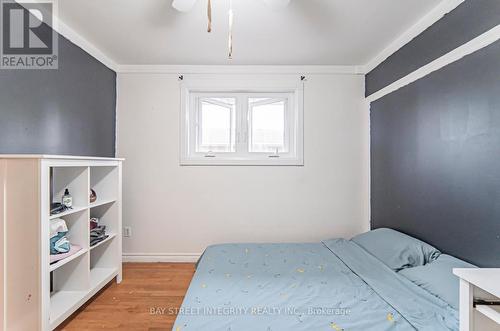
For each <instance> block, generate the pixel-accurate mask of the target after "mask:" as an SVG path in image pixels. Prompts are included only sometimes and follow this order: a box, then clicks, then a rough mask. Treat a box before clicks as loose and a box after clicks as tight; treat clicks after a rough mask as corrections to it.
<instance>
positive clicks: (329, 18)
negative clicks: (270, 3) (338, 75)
mask: <svg viewBox="0 0 500 331" xmlns="http://www.w3.org/2000/svg"><path fill="white" fill-rule="evenodd" d="M171 2H172V1H171V0H60V1H59V17H60V19H61V20H62V21H63V22H64V23H65V24H66V25H68V26H69V27H70V28H72V29H73V30H75V31H76V32H78V33H79V34H80V35H81V36H82V37H83V38H85V39H87V40H88V41H89V42H91V43H92V44H94V45H95V46H96V47H97V48H98V49H100V50H101V51H102V52H103V53H104V54H106V55H107V56H108V57H110V58H111V59H112V60H113V61H115V62H116V63H117V64H122V65H126V64H171V65H175V64H183V65H209V64H210V65H215V64H255V65H264V64H269V65H362V64H366V63H367V62H369V61H370V60H371V59H372V58H374V57H375V56H376V55H377V54H378V53H380V52H381V51H382V50H383V49H384V48H385V47H386V46H388V45H389V44H390V42H391V41H393V40H394V39H396V38H397V37H398V36H399V35H401V34H402V33H403V32H404V31H406V30H407V29H408V28H410V27H411V26H412V25H414V24H415V23H416V22H417V21H418V20H419V19H420V18H422V17H423V16H424V15H425V14H427V13H428V12H429V11H430V10H432V9H433V8H434V7H436V6H437V5H439V4H440V3H441V2H442V0H292V3H291V4H290V6H288V7H287V8H286V9H284V10H280V11H272V10H271V9H270V8H269V7H267V6H266V5H265V4H264V2H263V1H262V0H233V9H234V14H235V23H234V33H233V43H234V46H233V59H232V60H228V58H227V35H228V23H227V12H228V8H229V0H212V5H213V13H212V15H213V24H212V33H210V34H209V33H207V32H206V27H207V18H206V6H207V0H198V2H197V4H196V5H195V7H194V8H193V10H192V11H190V12H189V13H180V12H177V11H175V10H174V9H172V8H171Z"/></svg>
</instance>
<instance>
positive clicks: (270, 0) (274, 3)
mask: <svg viewBox="0 0 500 331" xmlns="http://www.w3.org/2000/svg"><path fill="white" fill-rule="evenodd" d="M197 1H198V0H173V1H172V7H174V8H175V9H177V10H178V11H180V12H188V11H190V10H191V9H193V7H194V5H195V3H196V2H197ZM261 1H262V2H263V3H265V4H266V5H268V6H269V7H270V8H271V9H282V8H285V7H286V6H288V4H289V3H290V0H261Z"/></svg>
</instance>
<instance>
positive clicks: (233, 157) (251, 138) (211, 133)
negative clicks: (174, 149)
mask: <svg viewBox="0 0 500 331" xmlns="http://www.w3.org/2000/svg"><path fill="white" fill-rule="evenodd" d="M182 95H183V105H182V112H181V118H182V123H181V164H182V165H303V156H302V155H303V151H302V145H303V144H302V134H303V133H302V90H301V89H298V88H297V89H292V90H290V89H288V90H287V89H281V90H280V89H273V90H272V91H270V89H269V88H267V89H266V90H265V91H259V90H252V91H250V92H246V91H245V92H239V91H231V90H227V91H226V90H221V91H217V92H206V91H203V90H199V89H189V88H185V89H184V90H183V93H182Z"/></svg>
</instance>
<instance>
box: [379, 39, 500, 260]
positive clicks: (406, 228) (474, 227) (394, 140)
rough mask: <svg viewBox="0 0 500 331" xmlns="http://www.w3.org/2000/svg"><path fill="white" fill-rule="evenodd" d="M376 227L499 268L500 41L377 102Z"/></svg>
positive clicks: (465, 258) (462, 257)
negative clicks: (417, 239)
mask: <svg viewBox="0 0 500 331" xmlns="http://www.w3.org/2000/svg"><path fill="white" fill-rule="evenodd" d="M371 176H372V180H371V186H372V192H371V196H372V199H371V214H372V216H371V217H372V219H371V222H372V223H371V225H372V228H380V227H390V228H394V229H397V230H400V231H402V232H405V233H408V234H411V235H413V236H415V237H417V238H420V239H422V240H424V241H426V242H429V243H430V244H432V245H435V246H436V247H438V248H439V249H441V250H442V251H444V252H446V253H449V254H451V255H454V256H457V257H459V258H461V259H464V260H466V261H469V262H472V263H475V264H477V265H479V266H482V267H500V41H499V42H496V43H495V44H492V45H490V46H489V47H487V48H484V49H482V50H480V51H478V52H476V53H474V54H472V55H469V56H467V57H465V58H464V59H462V60H460V61H458V62H455V63H453V64H450V65H448V66H446V67H444V68H443V69H441V70H439V71H437V72H435V73H432V74H430V75H429V76H427V77H425V78H423V79H421V80H419V81H416V82H414V83H413V84H411V85H409V86H406V87H404V88H402V89H400V90H398V91H396V92H394V93H391V94H389V95H387V96H386V97H383V98H381V99H379V100H377V101H375V102H373V103H372V104H371Z"/></svg>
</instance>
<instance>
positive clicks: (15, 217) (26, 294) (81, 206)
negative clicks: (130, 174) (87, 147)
mask: <svg viewBox="0 0 500 331" xmlns="http://www.w3.org/2000/svg"><path fill="white" fill-rule="evenodd" d="M121 164H122V160H121V159H112V158H86V157H69V156H47V155H0V184H1V185H3V186H4V187H5V188H6V189H5V190H3V191H2V190H0V191H2V192H1V193H0V201H3V203H1V202H0V208H1V209H0V218H1V221H2V224H3V227H1V228H2V235H1V236H0V237H1V238H2V239H1V240H2V241H3V242H1V243H3V247H4V248H5V249H4V254H3V256H2V260H1V261H0V265H2V268H3V286H2V293H1V294H2V302H1V306H0V308H1V309H0V310H1V314H2V315H1V319H0V321H2V324H3V327H4V329H6V330H7V329H9V327H12V328H13V329H19V330H44V331H45V330H53V329H54V328H56V327H57V326H58V325H59V324H61V323H62V322H63V321H64V320H65V319H66V318H68V317H69V316H70V315H71V314H72V313H73V312H75V311H76V310H77V309H78V308H79V307H80V306H82V305H83V304H84V303H85V302H86V301H87V300H89V299H90V298H91V297H92V296H93V295H94V294H96V293H97V292H98V291H99V290H100V289H101V288H103V287H104V286H105V285H106V284H107V283H108V282H110V281H111V280H112V279H114V278H115V279H116V281H117V282H118V283H119V282H121V277H122V257H121V256H122V249H121V246H122V245H121V244H122V243H121V228H122V225H121V217H122V211H121V174H122V169H121ZM51 172H52V180H51V177H50V173H51ZM66 188H68V189H69V191H70V194H71V195H72V197H73V208H72V209H70V210H67V211H65V212H63V213H60V214H56V215H50V202H51V201H50V200H51V192H52V193H53V195H52V200H53V201H54V202H60V201H61V197H62V195H63V194H64V190H65V189H66ZM91 188H92V189H94V190H95V191H96V193H97V200H96V201H95V202H93V203H90V201H89V192H90V189H91ZM91 217H98V218H99V221H100V222H99V223H100V225H106V234H107V235H109V237H108V238H107V239H105V240H104V241H101V242H99V243H98V244H96V245H94V246H92V247H91V246H90V229H89V219H90V218H91ZM54 218H62V219H64V220H65V222H66V224H67V226H68V229H69V232H68V235H67V237H68V239H69V241H70V242H71V244H76V245H79V246H80V247H81V250H80V251H78V252H77V253H75V254H73V255H71V256H70V257H68V258H66V259H63V260H60V261H58V262H56V263H53V264H50V250H49V222H50V220H51V219H54ZM28 253H29V254H28ZM27 254H28V255H27ZM1 262H3V263H1ZM6 307H8V309H6ZM14 325H15V327H14Z"/></svg>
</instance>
